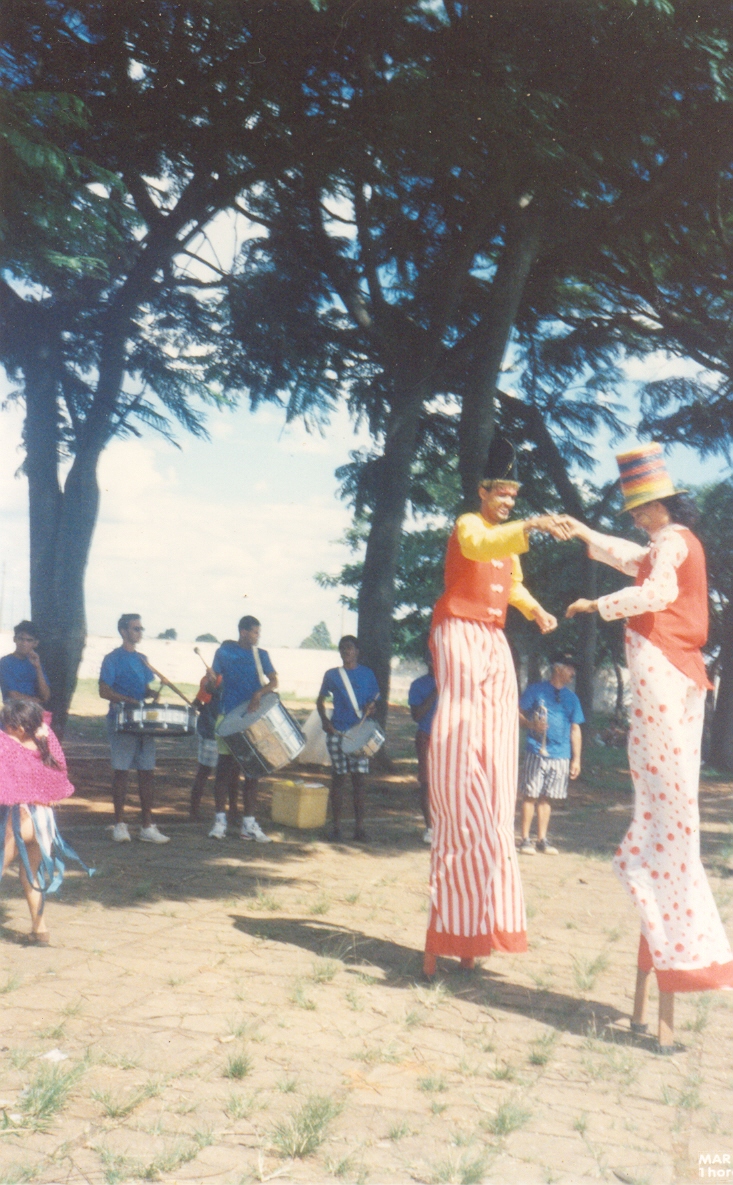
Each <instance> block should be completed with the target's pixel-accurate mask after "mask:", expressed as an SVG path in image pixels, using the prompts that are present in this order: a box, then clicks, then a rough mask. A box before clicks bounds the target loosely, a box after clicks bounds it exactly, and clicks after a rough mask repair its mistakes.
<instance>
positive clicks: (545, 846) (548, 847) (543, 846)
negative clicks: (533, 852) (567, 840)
mask: <svg viewBox="0 0 733 1185" xmlns="http://www.w3.org/2000/svg"><path fill="white" fill-rule="evenodd" d="M537 851H538V852H541V853H542V855H543V856H559V854H560V853H559V852H558V850H557V848H553V846H552V844H551V843H548V841H547V840H546V839H538V840H537Z"/></svg>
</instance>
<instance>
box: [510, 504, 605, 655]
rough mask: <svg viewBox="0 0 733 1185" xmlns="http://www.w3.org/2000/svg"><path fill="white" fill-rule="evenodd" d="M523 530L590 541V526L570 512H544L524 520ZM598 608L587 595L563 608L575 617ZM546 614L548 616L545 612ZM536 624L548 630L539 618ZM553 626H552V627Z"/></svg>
mask: <svg viewBox="0 0 733 1185" xmlns="http://www.w3.org/2000/svg"><path fill="white" fill-rule="evenodd" d="M525 530H531V531H544V532H545V533H546V534H548V535H552V538H553V539H558V540H560V541H562V542H565V541H566V540H568V539H581V540H582V541H583V543H589V542H590V534H591V532H590V527H588V526H586V524H585V523H581V522H580V520H579V519H577V518H573V517H572V515H570V514H545V515H540V516H539V517H538V518H534V519H532V518H530V519H527V520H526V523H525ZM597 609H598V601H592V600H589V599H588V597H578V599H577V600H576V601H573V603H572V604H571V605H568V607H567V609H566V610H565V616H566V617H577V615H578V614H579V613H595V612H596V611H597ZM547 616H550V615H549V614H547ZM536 620H537V624H538V625H539V627H540V630H541V631H542V633H543V634H545V633H549V632H550V631H549V630H547V629H543V628H542V623H541V621H540V620H539V618H537V619H536ZM553 628H554V627H553Z"/></svg>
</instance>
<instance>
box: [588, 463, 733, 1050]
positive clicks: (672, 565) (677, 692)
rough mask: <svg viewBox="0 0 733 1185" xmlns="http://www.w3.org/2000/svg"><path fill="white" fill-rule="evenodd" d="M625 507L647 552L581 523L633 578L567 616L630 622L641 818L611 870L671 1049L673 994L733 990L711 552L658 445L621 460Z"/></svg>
mask: <svg viewBox="0 0 733 1185" xmlns="http://www.w3.org/2000/svg"><path fill="white" fill-rule="evenodd" d="M617 459H618V463H619V469H620V471H621V485H622V489H623V492H624V497H625V503H626V506H625V508H626V510H628V511H629V512H630V513H631V517H632V518H633V520H634V525H635V526H636V527H638V528H640V529H641V530H643V531H644V532H645V533H646V534H647V535H648V536H649V539H650V544H649V546H648V547H640V546H639V545H638V544H635V543H630V542H628V541H627V540H625V539H616V538H614V537H612V536H608V535H601V534H599V533H598V532H597V531H592V530H590V529H589V528H588V527H586V526H585V525H583V524H581V523H577V522H575V523H574V527H573V530H574V534H575V536H576V537H577V538H580V539H583V540H584V541H585V543H586V544H587V545H588V553H589V555H590V556H591V557H592V558H593V559H595V560H600V561H601V562H602V563H605V564H609V565H610V566H611V567H613V568H617V569H618V570H619V571H621V572H625V573H626V574H627V575H629V576H634V577H635V583H634V584H633V585H632V586H630V587H629V588H624V589H621V590H619V591H618V592H615V593H610V594H609V595H608V596H604V597H599V599H598V600H597V601H589V600H585V599H581V600H578V601H575V603H574V604H573V605H571V606H570V607H569V609H568V611H567V615H568V617H573V616H575V614H576V613H592V612H595V611H598V613H600V615H601V617H602V618H603V619H604V620H605V621H615V620H617V619H619V618H626V619H627V628H626V658H627V663H628V668H629V682H630V689H631V726H630V731H629V765H630V768H631V776H632V778H633V782H634V790H635V805H634V818H633V821H632V823H631V826H630V828H629V830H628V831H627V833H626V835H625V837H624V839H623V840H622V842H621V845H620V847H619V848H618V849H617V852H616V856H615V859H614V871H615V872H616V875H617V876H618V877H619V879H620V881H621V883H622V884H623V886H624V888H625V889H626V891H627V892H628V893H629V895H630V897H631V900H632V901H633V903H634V905H635V907H636V909H637V911H638V913H639V917H640V920H641V940H640V943H639V959H638V973H637V986H636V998H635V1004H634V1016H633V1018H632V1022H631V1027H632V1030H633V1031H635V1032H645V1031H646V1028H647V1025H646V1019H645V1018H646V1007H647V996H648V989H649V978H650V973H651V971H652V969H653V970H654V972H655V974H656V977H657V984H658V987H659V993H660V997H659V1048H660V1050H662V1051H664V1052H670V1051H672V1050H673V1049H674V993H675V992H696V991H707V990H710V989H713V988H728V989H730V988H733V952H731V947H730V943H729V941H728V938H727V936H726V933H725V931H724V929H723V925H722V923H721V920H720V917H719V915H718V911H717V908H716V906H715V902H714V900H713V896H712V893H711V891H710V886H709V884H708V880H707V877H706V875H705V870H704V868H703V866H702V862H701V859H700V820H699V811H698V802H697V799H698V788H699V777H700V742H701V737H702V726H703V715H704V708H705V695H706V692H707V690H708V689H709V688H710V683H709V681H708V678H707V674H706V672H705V666H704V663H703V658H702V654H701V653H700V647H701V646H703V645H704V644H705V642H706V640H707V629H708V601H707V576H706V571H705V555H704V552H703V549H702V545H701V544H700V541H699V540H698V539H697V538H696V537H695V535H693V534H692V531H691V530H690V529H689V527H690V525H692V524H693V523H694V521H695V518H696V511H695V508H694V505H693V503H692V502H691V501H690V499H688V498H685V497H683V495H684V491H679V492H677V491H675V489H674V486H673V484H672V481H671V479H670V478H669V476H668V475H667V472H666V469H665V465H664V460H663V457H662V449H661V446H660V445H658V444H648V445H644V446H641V447H639V448H637V449H634V450H633V451H632V452H629V453H623V454H621V455H620V456H619V457H618V458H617Z"/></svg>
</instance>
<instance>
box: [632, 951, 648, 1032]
mask: <svg viewBox="0 0 733 1185" xmlns="http://www.w3.org/2000/svg"><path fill="white" fill-rule="evenodd" d="M651 975H652V973H651V971H642V969H641V967H637V969H636V991H635V993H634V1015H633V1016H632V1018H631V1031H632V1033H645V1032H646V1028H647V1024H646V1011H647V1005H648V1003H649V985H650V983H651Z"/></svg>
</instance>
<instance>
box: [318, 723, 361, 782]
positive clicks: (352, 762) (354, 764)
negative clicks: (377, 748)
mask: <svg viewBox="0 0 733 1185" xmlns="http://www.w3.org/2000/svg"><path fill="white" fill-rule="evenodd" d="M343 740H344V738H343V737H342V736H341V735H340V734H339V735H337V736H334V734H333V733H330V732H327V733H326V748H327V749H328V753H329V756H330V758H331V765H332V766H333V772H334V773H335V774H368V773H369V758H368V757H351V756H349V755H347V754H346V753H344V751H343V748H342V745H343Z"/></svg>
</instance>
